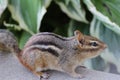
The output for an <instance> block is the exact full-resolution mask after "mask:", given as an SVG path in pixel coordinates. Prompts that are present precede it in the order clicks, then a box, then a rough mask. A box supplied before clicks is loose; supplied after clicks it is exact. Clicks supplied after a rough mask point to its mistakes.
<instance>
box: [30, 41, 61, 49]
mask: <svg viewBox="0 0 120 80" xmlns="http://www.w3.org/2000/svg"><path fill="white" fill-rule="evenodd" d="M32 45H46V46H47V45H53V46H55V47H57V48H59V49H62V47H60V46H59V45H57V44H55V43H53V42H45V41H36V42H34V43H33V44H32Z"/></svg>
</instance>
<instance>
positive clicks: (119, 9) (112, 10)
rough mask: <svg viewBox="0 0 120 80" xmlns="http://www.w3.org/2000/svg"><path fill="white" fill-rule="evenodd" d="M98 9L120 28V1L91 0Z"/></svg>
mask: <svg viewBox="0 0 120 80" xmlns="http://www.w3.org/2000/svg"><path fill="white" fill-rule="evenodd" d="M91 1H92V2H93V4H94V5H95V7H96V9H97V10H98V11H100V12H101V13H102V14H104V15H105V16H107V17H109V19H110V20H111V21H112V22H115V23H116V24H118V25H119V26H120V21H119V19H120V0H91Z"/></svg>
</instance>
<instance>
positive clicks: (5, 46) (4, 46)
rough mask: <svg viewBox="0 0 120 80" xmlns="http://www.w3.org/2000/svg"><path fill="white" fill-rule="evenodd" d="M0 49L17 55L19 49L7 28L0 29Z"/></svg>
mask: <svg viewBox="0 0 120 80" xmlns="http://www.w3.org/2000/svg"><path fill="white" fill-rule="evenodd" d="M0 51H2V52H11V53H15V55H17V56H18V55H19V53H20V51H21V50H20V49H19V47H18V42H17V40H16V38H15V36H14V35H13V34H12V33H11V32H10V31H8V30H5V29H0Z"/></svg>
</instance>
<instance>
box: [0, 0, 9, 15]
mask: <svg viewBox="0 0 120 80" xmlns="http://www.w3.org/2000/svg"><path fill="white" fill-rule="evenodd" d="M7 4H8V0H0V17H1V15H2V13H3V11H4V10H5V9H6V7H7Z"/></svg>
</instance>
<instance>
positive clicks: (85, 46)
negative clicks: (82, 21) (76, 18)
mask: <svg viewBox="0 0 120 80" xmlns="http://www.w3.org/2000/svg"><path fill="white" fill-rule="evenodd" d="M74 34H75V36H76V39H77V41H78V50H79V54H80V55H82V57H84V58H92V57H96V56H97V55H99V54H100V52H101V51H103V50H104V49H105V48H106V47H107V46H106V44H105V43H103V42H102V41H100V40H98V39H97V38H95V37H92V36H86V35H83V34H82V33H81V32H80V31H78V30H76V31H75V32H74Z"/></svg>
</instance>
